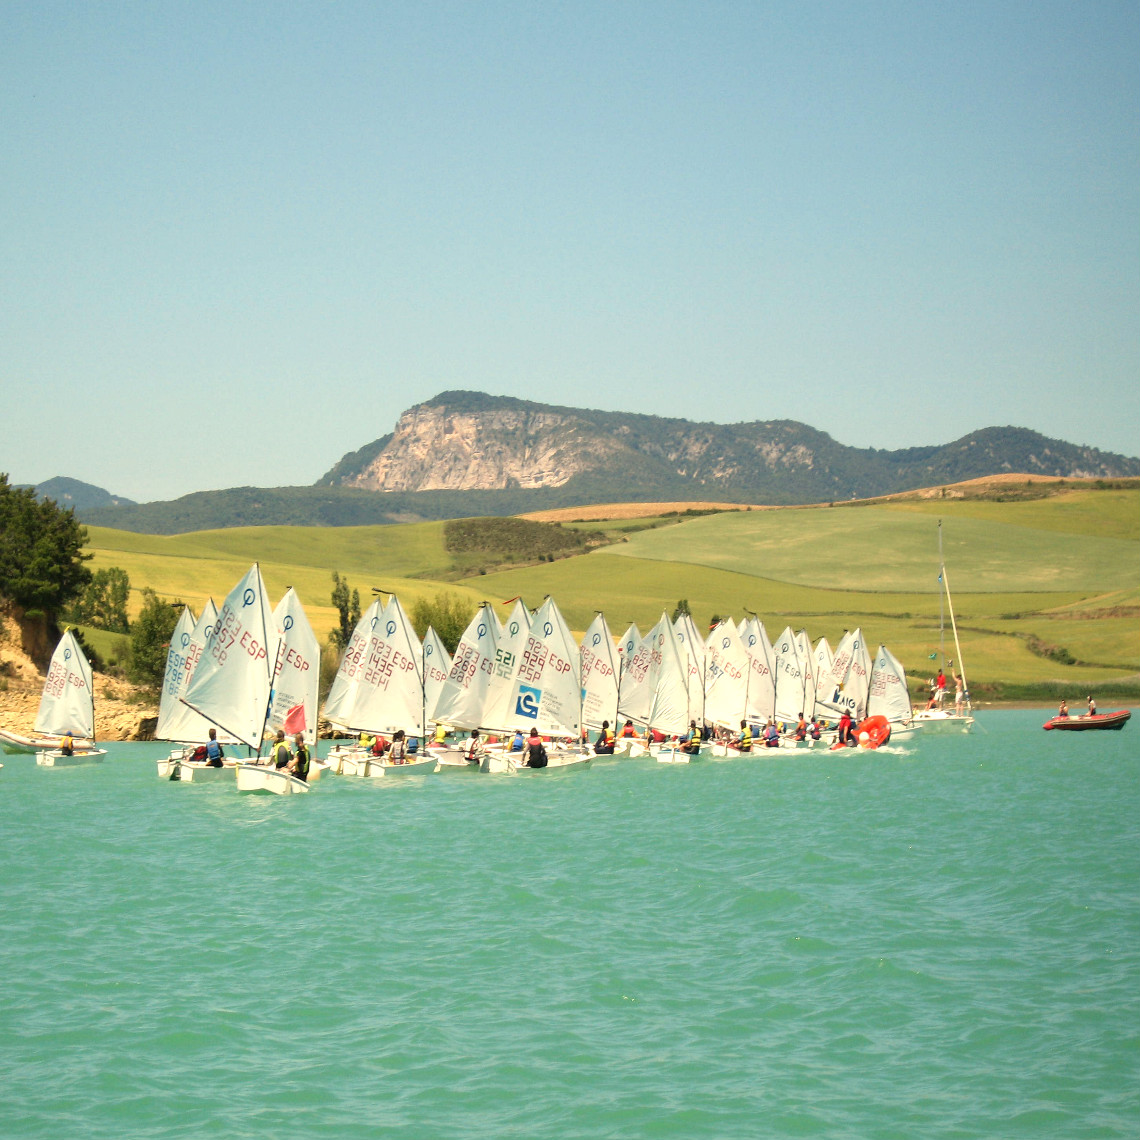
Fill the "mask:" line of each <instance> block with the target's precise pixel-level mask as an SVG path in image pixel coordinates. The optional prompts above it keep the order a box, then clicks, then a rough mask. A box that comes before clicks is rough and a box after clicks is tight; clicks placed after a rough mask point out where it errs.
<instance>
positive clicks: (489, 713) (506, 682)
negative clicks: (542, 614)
mask: <svg viewBox="0 0 1140 1140" xmlns="http://www.w3.org/2000/svg"><path fill="white" fill-rule="evenodd" d="M490 612H491V613H494V611H493V610H491V611H490ZM530 620H531V619H530V610H528V609H527V608H526V606H524V605H523V601H522V598H515V604H514V607H513V608H512V610H511V612H510V616H509V617H508V618H507V620H506V622H505V623H502V622H499V615H498V614H495V621H496V622H497V623H498V624H497V626H496V629H497V633H498V636H497V638H496V641H495V666H494V669H493V670H492V672H491V679H490V681H489V682H488V683H487V697H486V712H485V714H484V720H483V723H484V724H485V725H501V724H503V723H506V718H507V715H508V714H507V706H508V703H509V701H510V696H511V689H512V687H513V686H514V683H515V678H516V677H517V676H518V671H519V663H520V662H521V660H522V654H523V650H524V649H525V648H526V639H527V637H528V636H529V634H530Z"/></svg>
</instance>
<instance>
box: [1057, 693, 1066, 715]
mask: <svg viewBox="0 0 1140 1140" xmlns="http://www.w3.org/2000/svg"><path fill="white" fill-rule="evenodd" d="M1057 715H1058V716H1060V717H1067V716H1068V715H1069V702H1068V701H1066V700H1065V698H1064V697H1062V698H1061V703H1060V704H1059V705H1058V706H1057Z"/></svg>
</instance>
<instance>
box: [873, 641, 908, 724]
mask: <svg viewBox="0 0 1140 1140" xmlns="http://www.w3.org/2000/svg"><path fill="white" fill-rule="evenodd" d="M867 715H868V716H885V717H886V718H887V720H889V721H891V722H892V723H894V724H909V723H910V719H911V709H910V693H909V692H908V691H907V687H906V673H905V672H904V670H903V667H902V665H901V664H900V662H899V661H898V659H897V658H896V657H895V656H894V654H893V653H891V651H890V650H889V649H888V648H887V647H886V646H885V645H880V646H879V652H878V653H876V654H875V660H874V663H873V664H872V666H871V692H870V695H869V696H868V698H867Z"/></svg>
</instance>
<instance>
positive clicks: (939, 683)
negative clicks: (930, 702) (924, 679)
mask: <svg viewBox="0 0 1140 1140" xmlns="http://www.w3.org/2000/svg"><path fill="white" fill-rule="evenodd" d="M934 686H935V689H936V690H937V692H936V694H935V695H936V696H937V698H938V707H939V708H941V707H942V702H943V701H944V700H945V699H946V674H945V673H943V672H942V670H941V669H939V670H938V676H937V677H935V679H934Z"/></svg>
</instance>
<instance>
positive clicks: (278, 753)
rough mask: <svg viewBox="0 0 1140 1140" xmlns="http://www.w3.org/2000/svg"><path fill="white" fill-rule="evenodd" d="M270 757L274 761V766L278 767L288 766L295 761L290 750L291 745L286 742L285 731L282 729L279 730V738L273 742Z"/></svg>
mask: <svg viewBox="0 0 1140 1140" xmlns="http://www.w3.org/2000/svg"><path fill="white" fill-rule="evenodd" d="M269 758H270V759H271V760H272V761H273V767H274V768H278V769H280V768H288V767H289V765H290V764H291V763H292V762H293V753H292V752H290V751H289V745H288V744H286V743H285V733H284V732H282V731H281V729H278V730H277V739H276V740H275V741H274V742H273V749H272V751H271V752H270V753H269Z"/></svg>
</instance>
